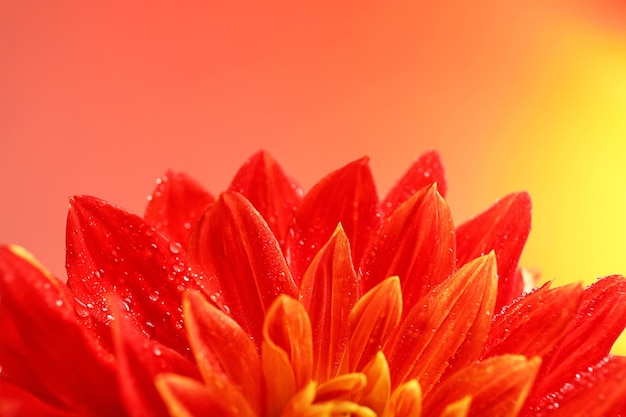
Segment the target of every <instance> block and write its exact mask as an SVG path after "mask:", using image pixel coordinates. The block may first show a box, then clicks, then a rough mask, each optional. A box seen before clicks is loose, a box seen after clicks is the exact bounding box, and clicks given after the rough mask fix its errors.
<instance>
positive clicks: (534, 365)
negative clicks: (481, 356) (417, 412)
mask: <svg viewBox="0 0 626 417" xmlns="http://www.w3.org/2000/svg"><path fill="white" fill-rule="evenodd" d="M540 365H541V360H540V359H539V358H533V359H530V360H527V359H526V358H525V357H523V356H520V355H503V356H496V357H493V358H489V359H487V360H485V361H482V362H474V363H473V364H471V365H469V366H467V367H466V368H463V369H461V370H460V371H458V372H457V373H455V374H453V375H451V376H450V377H449V378H448V379H446V380H445V381H443V382H442V383H441V384H440V385H438V386H436V387H435V389H434V390H433V392H432V394H431V395H429V396H428V397H427V398H426V403H425V404H424V409H425V414H426V415H429V416H431V415H432V416H436V415H440V414H441V412H442V411H443V410H444V408H445V407H446V406H447V405H448V404H452V403H454V402H456V401H459V400H461V399H463V398H464V397H466V396H470V397H471V398H472V402H471V406H470V413H469V415H470V416H493V417H500V416H501V417H505V416H506V417H514V416H517V414H518V412H519V410H520V408H521V407H522V406H523V405H524V401H525V400H526V397H527V396H528V392H529V390H530V387H531V386H532V384H533V381H534V380H535V376H536V375H537V371H538V370H539V366H540Z"/></svg>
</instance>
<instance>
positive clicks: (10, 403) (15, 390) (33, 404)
mask: <svg viewBox="0 0 626 417" xmlns="http://www.w3.org/2000/svg"><path fill="white" fill-rule="evenodd" d="M0 416H3V417H18V416H37V417H78V416H79V414H78V413H77V412H70V411H67V410H63V409H61V408H57V407H53V406H51V405H49V404H46V403H45V402H43V401H41V399H39V398H37V397H35V396H34V395H33V394H31V393H30V392H28V391H25V390H23V389H21V388H19V387H17V386H15V385H11V384H7V383H6V382H3V381H0Z"/></svg>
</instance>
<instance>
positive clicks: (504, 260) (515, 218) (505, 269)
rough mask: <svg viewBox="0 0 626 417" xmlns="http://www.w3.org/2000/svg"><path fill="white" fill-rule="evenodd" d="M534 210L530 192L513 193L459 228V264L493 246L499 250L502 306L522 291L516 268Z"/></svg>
mask: <svg viewBox="0 0 626 417" xmlns="http://www.w3.org/2000/svg"><path fill="white" fill-rule="evenodd" d="M530 211H531V203H530V196H529V195H528V193H525V192H521V193H516V194H510V195H508V196H506V197H504V198H503V199H501V200H499V201H498V202H497V203H496V204H494V205H493V206H492V207H490V208H489V209H488V210H486V211H485V212H483V213H482V214H480V215H478V216H477V217H475V218H473V219H471V220H469V221H468V222H466V223H463V224H462V225H460V226H459V227H458V228H457V229H456V251H457V259H458V260H457V262H458V265H459V266H461V265H463V264H466V263H467V262H469V261H471V260H472V259H474V258H476V257H478V256H480V255H484V254H485V253H489V252H491V251H492V250H493V251H495V252H496V258H497V259H498V280H499V281H498V300H497V302H496V308H497V309H498V310H499V309H500V308H502V307H503V306H505V305H507V304H509V303H510V302H511V301H513V299H515V298H516V297H518V296H520V295H521V294H522V290H523V282H522V281H521V280H520V279H516V268H517V263H518V261H519V258H520V255H521V254H522V249H524V244H525V243H526V239H527V238H528V233H529V232H530V218H531V215H530Z"/></svg>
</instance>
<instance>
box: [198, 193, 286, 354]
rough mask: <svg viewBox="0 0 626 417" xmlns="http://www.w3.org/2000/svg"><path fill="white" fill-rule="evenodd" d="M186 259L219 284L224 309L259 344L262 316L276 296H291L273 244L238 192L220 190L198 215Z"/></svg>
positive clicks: (264, 225)
mask: <svg viewBox="0 0 626 417" xmlns="http://www.w3.org/2000/svg"><path fill="white" fill-rule="evenodd" d="M189 257H190V261H191V262H192V263H193V264H195V265H198V266H199V267H200V268H201V269H202V270H204V271H205V272H206V274H207V275H208V276H209V277H215V279H218V280H219V282H220V286H221V289H222V291H223V292H221V293H217V294H212V295H211V300H212V301H215V300H216V299H221V302H223V304H224V305H225V307H224V310H225V311H227V312H229V313H230V314H231V316H232V317H233V318H234V319H235V320H236V321H237V323H239V325H240V326H241V327H242V328H243V329H244V330H245V331H246V332H248V334H250V335H251V336H252V337H253V338H254V340H255V341H256V342H257V343H260V341H261V327H262V323H263V318H264V317H265V312H266V311H267V310H268V309H269V307H270V305H271V304H272V302H273V301H274V299H275V298H276V297H277V296H278V295H279V294H287V295H289V296H291V297H294V298H295V297H297V289H296V285H295V283H294V282H293V279H292V278H291V274H290V272H289V268H288V267H287V263H286V262H285V258H284V257H283V254H282V252H281V250H280V247H279V245H278V242H277V241H276V238H275V237H274V234H273V233H272V232H271V230H270V229H269V227H268V226H267V223H265V221H264V220H263V218H262V217H261V215H260V214H259V213H258V212H257V211H256V210H255V208H254V207H252V204H250V202H249V201H248V200H246V199H245V197H243V196H242V195H241V194H239V193H235V192H225V193H223V194H222V195H220V196H219V197H218V199H217V201H216V202H215V203H213V204H212V205H211V207H210V208H209V210H207V212H206V213H205V214H204V216H203V217H202V219H201V220H200V222H199V223H198V228H197V229H196V230H195V231H194V233H193V235H192V236H191V239H190V240H189Z"/></svg>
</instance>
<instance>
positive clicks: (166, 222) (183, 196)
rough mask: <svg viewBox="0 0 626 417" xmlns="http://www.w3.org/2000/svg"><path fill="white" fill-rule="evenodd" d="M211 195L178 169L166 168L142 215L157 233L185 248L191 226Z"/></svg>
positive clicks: (197, 218) (208, 201)
mask: <svg viewBox="0 0 626 417" xmlns="http://www.w3.org/2000/svg"><path fill="white" fill-rule="evenodd" d="M213 200H215V198H214V197H213V196H212V195H211V194H210V193H209V192H207V191H205V190H204V188H202V186H200V185H199V184H198V183H197V182H196V181H194V180H193V179H191V178H190V177H188V176H187V175H185V174H183V173H182V172H172V171H167V172H166V173H165V175H164V176H162V177H161V178H159V179H158V180H157V186H156V189H155V190H154V191H153V192H152V194H151V195H150V197H148V205H147V206H146V211H145V212H144V215H143V218H144V219H145V220H146V222H147V223H148V224H150V225H151V226H152V227H154V228H155V229H156V230H157V231H158V232H160V233H162V234H164V235H166V236H168V237H169V238H170V239H171V240H173V241H175V242H178V243H180V244H181V245H182V247H183V248H187V240H189V235H190V234H191V230H192V228H193V226H194V225H195V224H196V222H197V221H198V220H200V217H201V216H202V214H203V213H204V211H205V210H206V207H207V206H208V205H209V204H210V203H212V202H213Z"/></svg>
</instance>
